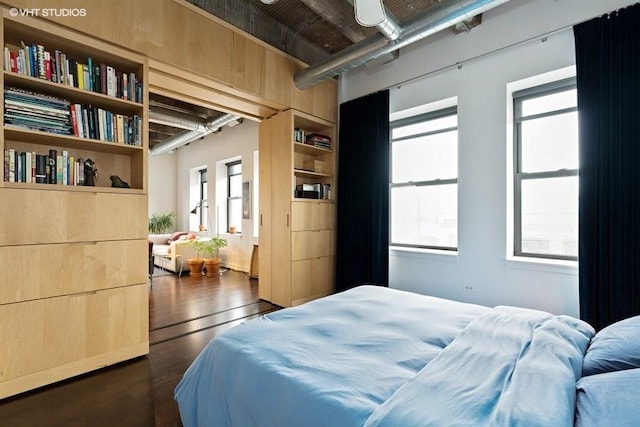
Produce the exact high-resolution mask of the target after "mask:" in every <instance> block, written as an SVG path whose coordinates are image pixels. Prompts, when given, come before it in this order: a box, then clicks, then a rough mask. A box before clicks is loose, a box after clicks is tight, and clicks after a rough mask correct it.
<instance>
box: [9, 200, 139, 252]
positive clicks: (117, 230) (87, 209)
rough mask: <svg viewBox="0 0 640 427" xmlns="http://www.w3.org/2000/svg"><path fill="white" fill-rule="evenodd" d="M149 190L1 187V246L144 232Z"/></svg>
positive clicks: (113, 237) (131, 235) (114, 237)
mask: <svg viewBox="0 0 640 427" xmlns="http://www.w3.org/2000/svg"><path fill="white" fill-rule="evenodd" d="M147 210H148V209H147V196H146V195H141V194H117V193H92V192H79V191H78V192H73V191H57V190H32V189H24V190H18V189H13V188H2V189H0V213H1V215H0V218H2V222H0V246H4V245H25V244H40V243H59V242H88V241H97V240H118V239H143V238H145V239H146V238H147V235H148V231H147V221H148V219H147V215H146V214H147Z"/></svg>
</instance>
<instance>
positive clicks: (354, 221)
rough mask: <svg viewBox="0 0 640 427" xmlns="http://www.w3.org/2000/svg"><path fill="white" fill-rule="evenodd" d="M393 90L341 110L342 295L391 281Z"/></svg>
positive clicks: (339, 242) (338, 269)
mask: <svg viewBox="0 0 640 427" xmlns="http://www.w3.org/2000/svg"><path fill="white" fill-rule="evenodd" d="M389 150H390V148H389V91H388V90H385V91H382V92H377V93H374V94H371V95H367V96H364V97H362V98H358V99H355V100H352V101H349V102H345V103H344V104H341V105H340V132H339V149H338V198H337V202H338V208H337V209H338V213H337V219H338V224H337V228H338V233H337V247H336V250H337V257H338V259H337V266H336V290H337V291H343V290H346V289H349V288H352V287H354V286H357V285H360V284H364V283H375V284H379V285H384V286H387V285H388V278H389V168H390V166H389Z"/></svg>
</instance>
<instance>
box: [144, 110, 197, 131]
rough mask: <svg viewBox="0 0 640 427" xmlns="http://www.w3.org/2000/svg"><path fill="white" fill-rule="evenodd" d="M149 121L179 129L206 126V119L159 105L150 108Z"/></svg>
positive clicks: (195, 128) (193, 128) (194, 128)
mask: <svg viewBox="0 0 640 427" xmlns="http://www.w3.org/2000/svg"><path fill="white" fill-rule="evenodd" d="M149 123H155V124H158V125H163V126H170V127H172V128H178V129H186V130H198V129H200V128H201V127H202V126H204V123H205V121H204V120H203V119H199V118H194V117H193V116H192V115H189V114H186V113H179V112H177V111H172V110H169V109H165V108H161V107H158V108H152V109H150V110H149Z"/></svg>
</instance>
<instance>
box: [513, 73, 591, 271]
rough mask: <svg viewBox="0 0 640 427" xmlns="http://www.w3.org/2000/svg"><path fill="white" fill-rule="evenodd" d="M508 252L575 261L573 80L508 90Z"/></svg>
mask: <svg viewBox="0 0 640 427" xmlns="http://www.w3.org/2000/svg"><path fill="white" fill-rule="evenodd" d="M513 98H514V101H513V102H514V130H515V137H514V140H515V143H514V157H515V158H514V162H515V164H514V170H515V183H514V189H515V194H514V200H515V206H514V212H515V218H514V237H515V238H514V254H515V255H517V256H531V257H542V258H555V259H567V260H577V259H578V107H577V91H576V85H575V79H567V80H562V81H559V82H554V83H549V84H546V85H543V86H538V87H534V88H530V89H526V90H523V91H519V92H516V93H514V94H513Z"/></svg>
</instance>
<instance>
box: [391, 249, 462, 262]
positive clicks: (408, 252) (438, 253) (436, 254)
mask: <svg viewBox="0 0 640 427" xmlns="http://www.w3.org/2000/svg"><path fill="white" fill-rule="evenodd" d="M389 254H390V255H395V256H402V257H409V258H423V259H424V257H425V256H428V257H429V258H432V259H434V260H438V261H449V262H457V261H458V251H445V250H438V249H424V248H408V247H405V246H389Z"/></svg>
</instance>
